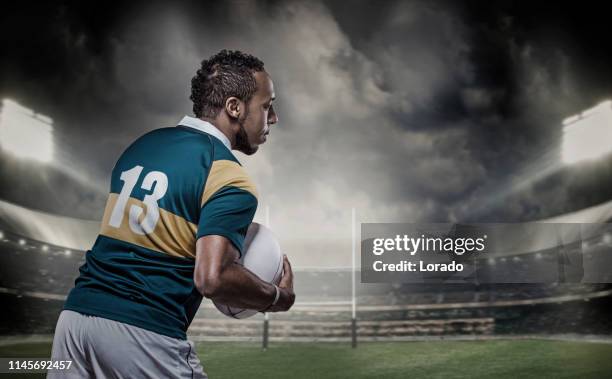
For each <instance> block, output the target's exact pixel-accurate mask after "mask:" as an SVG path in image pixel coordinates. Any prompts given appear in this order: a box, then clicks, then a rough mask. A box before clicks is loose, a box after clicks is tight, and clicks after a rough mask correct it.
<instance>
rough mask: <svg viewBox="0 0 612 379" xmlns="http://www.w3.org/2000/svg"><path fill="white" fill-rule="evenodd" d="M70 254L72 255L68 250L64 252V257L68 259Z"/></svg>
mask: <svg viewBox="0 0 612 379" xmlns="http://www.w3.org/2000/svg"><path fill="white" fill-rule="evenodd" d="M70 254H72V252H71V251H70V250H68V249H66V250H64V255H65V256H67V257H69V256H70Z"/></svg>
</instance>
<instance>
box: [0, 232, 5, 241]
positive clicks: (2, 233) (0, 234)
mask: <svg viewBox="0 0 612 379" xmlns="http://www.w3.org/2000/svg"><path fill="white" fill-rule="evenodd" d="M2 239H4V232H2V230H0V240H2Z"/></svg>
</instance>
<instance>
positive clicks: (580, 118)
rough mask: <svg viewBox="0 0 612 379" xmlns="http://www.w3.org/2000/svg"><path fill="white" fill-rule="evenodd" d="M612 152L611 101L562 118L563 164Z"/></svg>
mask: <svg viewBox="0 0 612 379" xmlns="http://www.w3.org/2000/svg"><path fill="white" fill-rule="evenodd" d="M610 152H612V101H610V100H608V101H604V102H603V103H601V104H599V105H597V106H595V107H593V108H591V109H588V110H586V111H584V112H582V113H580V114H578V115H575V116H572V117H568V118H566V119H565V120H563V142H562V146H561V158H562V160H563V163H565V164H573V163H577V162H580V161H585V160H593V159H597V158H600V157H602V156H604V155H606V154H608V153H610Z"/></svg>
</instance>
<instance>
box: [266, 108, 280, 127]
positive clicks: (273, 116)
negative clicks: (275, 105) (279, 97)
mask: <svg viewBox="0 0 612 379" xmlns="http://www.w3.org/2000/svg"><path fill="white" fill-rule="evenodd" d="M277 122H278V115H277V114H276V112H274V111H272V112H270V114H269V115H268V125H274V124H276V123H277Z"/></svg>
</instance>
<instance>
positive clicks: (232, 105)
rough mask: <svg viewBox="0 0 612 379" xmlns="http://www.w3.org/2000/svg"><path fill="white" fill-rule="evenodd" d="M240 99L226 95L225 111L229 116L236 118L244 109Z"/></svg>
mask: <svg viewBox="0 0 612 379" xmlns="http://www.w3.org/2000/svg"><path fill="white" fill-rule="evenodd" d="M242 108H244V106H243V104H242V101H240V99H238V98H237V97H233V96H232V97H228V98H227V100H225V112H226V113H227V115H228V116H229V117H230V118H235V119H238V118H240V114H241V113H242V112H243V111H244V110H243V109H242Z"/></svg>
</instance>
